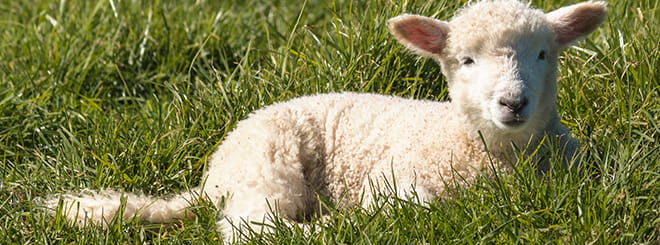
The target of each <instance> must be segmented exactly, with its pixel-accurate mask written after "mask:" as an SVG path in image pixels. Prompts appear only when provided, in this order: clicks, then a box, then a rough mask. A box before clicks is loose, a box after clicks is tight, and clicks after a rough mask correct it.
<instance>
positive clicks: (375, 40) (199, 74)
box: [0, 0, 660, 244]
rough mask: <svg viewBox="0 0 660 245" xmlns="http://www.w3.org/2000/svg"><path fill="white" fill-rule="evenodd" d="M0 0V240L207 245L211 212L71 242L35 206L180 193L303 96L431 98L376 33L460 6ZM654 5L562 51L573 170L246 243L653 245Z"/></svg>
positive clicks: (656, 165)
mask: <svg viewBox="0 0 660 245" xmlns="http://www.w3.org/2000/svg"><path fill="white" fill-rule="evenodd" d="M0 2H2V3H1V4H0V244H51V243H58V244H59V243H63V244H98V243H112V244H114V243H122V244H127V243H135V244H143V243H154V244H160V243H165V244H178V243H220V241H221V240H222V238H221V236H220V234H218V233H217V232H216V231H215V224H214V220H215V219H216V218H217V217H218V215H219V214H217V213H216V211H215V210H214V209H213V208H210V207H208V206H200V207H198V208H196V209H195V212H196V213H197V214H198V218H197V219H196V220H192V221H181V222H179V223H176V224H169V225H159V224H139V223H138V222H135V221H132V222H120V221H117V222H114V223H113V224H112V225H111V226H110V227H109V228H108V229H101V228H97V227H90V228H84V229H81V228H77V227H75V226H72V225H71V224H70V223H68V222H66V221H65V220H63V219H62V218H61V217H52V216H48V215H46V214H45V213H44V211H43V209H42V208H40V207H39V206H38V205H37V204H36V202H35V201H34V200H35V199H36V198H39V197H43V196H44V195H47V194H51V193H57V192H60V191H65V190H79V189H83V188H90V189H101V188H116V189H121V190H126V191H140V192H144V193H149V194H152V195H158V196H165V195H168V194H171V193H176V192H179V191H183V190H186V189H187V188H189V187H192V186H196V185H197V184H198V183H199V181H200V178H201V174H202V171H203V169H204V167H205V162H206V160H207V158H208V157H209V155H210V154H211V153H212V151H213V149H214V148H215V147H216V146H217V144H218V143H219V142H220V141H221V140H222V139H223V137H224V136H225V135H226V133H227V132H228V131H230V130H231V129H232V128H233V126H234V125H235V124H236V122H237V121H238V120H240V119H242V118H245V117H246V116H247V115H248V113H249V112H251V111H253V110H255V109H257V108H259V107H262V106H264V105H268V104H271V103H274V102H277V101H283V100H286V99H290V98H294V97H297V96H301V95H306V94H314V93H323V92H336V91H359V92H374V93H382V94H394V95H400V96H403V97H413V98H420V99H433V100H445V99H447V92H446V84H445V82H444V78H442V76H441V74H440V69H439V68H438V67H437V65H436V64H434V63H433V62H432V61H429V60H425V59H418V58H417V57H416V56H414V55H412V54H410V53H408V52H406V51H405V50H404V49H403V47H402V46H401V45H399V44H397V43H396V42H395V41H394V39H393V38H391V37H390V36H389V34H388V33H387V30H386V20H387V19H388V18H390V17H393V16H395V15H398V14H401V13H404V12H408V13H418V14H424V15H432V16H435V17H437V18H441V19H447V18H449V17H450V16H451V15H452V14H453V12H454V11H455V10H456V9H457V8H459V6H461V5H462V2H464V1H448V0H437V1H414V0H411V1H407V0H402V1H389V0H387V1H386V0H379V1H349V0H331V1H324V0H308V1H291V0H289V1H286V0H281V1H278V0H275V1H259V0H246V1H238V0H236V1H233V0H229V1H214V0H197V1H168V0H160V1H159V0H156V1H128V0H104V1H66V0H61V1H46V0H27V1H9V0H0ZM184 2H185V3H184ZM575 2H576V1H573V0H571V1H566V0H551V1H534V4H535V5H536V6H539V7H540V8H542V9H544V10H551V9H555V8H558V7H560V6H562V5H565V4H571V3H575ZM659 2H660V1H658V0H636V1H612V2H611V3H610V13H609V17H608V20H607V22H606V23H605V24H604V25H603V26H602V27H601V28H600V29H599V30H597V31H596V32H595V33H594V34H592V35H591V36H590V37H589V38H588V39H587V40H585V41H582V42H580V45H579V46H580V47H579V48H572V49H569V50H567V51H566V52H565V53H564V54H563V55H562V57H561V62H560V65H561V68H560V81H559V87H560V91H559V107H560V112H561V114H562V117H563V119H564V123H565V124H566V125H568V126H569V127H570V128H571V130H572V131H573V133H574V135H575V136H576V137H578V138H579V139H580V140H581V141H582V142H583V143H584V145H583V149H584V151H585V155H586V160H585V161H584V162H583V164H582V165H581V166H579V167H577V168H575V169H562V168H559V169H555V170H553V171H550V172H549V173H548V174H547V175H545V176H543V177H539V176H537V175H536V174H535V171H534V169H533V167H532V166H529V165H527V164H522V165H520V166H518V167H517V171H515V172H514V173H512V174H509V175H503V176H500V178H497V179H480V180H479V181H478V182H477V183H475V184H474V185H473V186H470V187H467V188H464V189H459V190H456V192H455V194H454V195H453V197H452V198H451V199H447V200H438V201H437V202H434V203H431V204H429V206H419V205H416V204H414V203H408V202H405V201H401V200H387V201H382V202H379V203H378V205H377V206H378V207H380V208H377V209H375V210H370V211H365V210H359V209H351V210H335V211H332V212H331V214H330V216H329V217H328V219H327V220H326V222H324V223H323V224H322V225H318V226H315V227H314V228H313V229H312V231H313V232H311V234H303V233H302V232H301V231H300V230H296V229H287V228H285V227H284V226H278V227H276V230H277V232H276V233H274V234H271V235H254V236H253V238H252V240H250V241H251V242H252V243H255V244H261V243H272V244H305V243H314V244H316V243H320V244H337V243H343V244H425V243H426V244H439V243H446V244H474V243H488V244H490V243H505V244H509V243H533V244H538V243H543V244H545V243H553V244H564V243H570V244H613V243H614V244H636V243H640V244H644V243H648V244H657V243H659V242H660V142H659V141H660V81H659V79H658V77H660V73H658V69H659V68H660V47H659V46H660V43H659V41H658V38H659V37H660V28H658V26H660V13H659V11H660V3H659ZM228 171H230V170H228Z"/></svg>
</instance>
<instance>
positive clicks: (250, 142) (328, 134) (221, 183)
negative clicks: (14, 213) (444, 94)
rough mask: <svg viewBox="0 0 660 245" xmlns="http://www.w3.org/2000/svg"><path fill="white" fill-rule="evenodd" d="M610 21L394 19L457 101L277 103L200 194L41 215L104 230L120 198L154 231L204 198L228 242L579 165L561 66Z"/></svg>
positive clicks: (497, 9) (246, 131)
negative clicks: (276, 219)
mask: <svg viewBox="0 0 660 245" xmlns="http://www.w3.org/2000/svg"><path fill="white" fill-rule="evenodd" d="M606 12H607V10H606V4H605V3H604V2H584V3H579V4H575V5H571V6H567V7H563V8H560V9H558V10H555V11H552V12H550V13H547V14H544V13H543V12H541V11H540V10H537V9H532V8H530V7H529V6H528V5H526V4H523V3H520V2H518V1H514V0H483V1H480V2H476V3H472V4H470V5H468V6H467V7H465V8H463V9H462V10H460V11H459V13H458V14H457V15H456V16H455V17H454V18H452V20H451V21H449V22H445V21H440V20H436V19H432V18H429V17H423V16H418V15H410V14H404V15H401V16H398V17H394V18H392V19H390V20H389V30H390V32H391V33H392V34H393V36H394V37H395V38H396V40H398V41H399V42H400V43H402V44H403V45H405V46H406V47H407V48H408V49H410V50H412V51H413V52H415V53H417V54H419V55H421V56H423V57H427V58H431V59H433V60H435V61H437V62H438V63H439V64H440V66H441V69H442V73H443V74H444V76H445V77H446V79H447V81H448V86H449V95H450V97H451V101H450V102H435V101H426V100H414V99H404V98H400V97H394V96H384V95H376V94H357V93H336V94H321V95H313V96H307V97H301V98H297V99H293V100H290V101H287V102H283V103H277V104H273V105H270V106H267V107H265V108H263V109H260V110H257V111H255V112H253V113H252V114H251V115H250V116H249V117H248V118H247V119H245V120H243V121H240V122H239V123H238V125H237V126H236V128H235V129H234V130H233V131H232V132H231V133H230V134H229V135H228V136H227V137H226V138H225V139H224V142H223V143H222V144H221V145H220V146H219V147H218V149H217V151H216V152H215V153H214V154H213V155H212V157H211V159H210V161H209V164H208V169H207V172H206V173H205V175H204V176H205V177H204V181H203V183H201V185H200V186H199V187H197V188H195V189H193V190H192V191H191V192H190V193H184V194H179V195H177V196H175V197H171V198H168V199H158V198H155V197H150V196H145V195H137V194H130V193H121V192H118V191H111V190H104V191H97V192H95V191H90V190H87V191H83V192H80V193H69V194H64V195H53V196H51V197H48V198H46V201H45V206H47V207H48V208H50V209H51V210H57V208H58V205H62V206H60V208H62V210H63V211H62V214H63V215H65V216H66V217H67V218H68V219H70V220H74V221H76V222H77V223H79V224H87V223H88V222H87V220H88V221H89V223H94V224H100V225H103V224H106V223H107V222H109V221H110V220H112V218H113V217H114V216H115V214H118V213H120V212H118V211H119V210H118V209H119V208H120V199H121V197H125V198H126V203H125V207H124V209H125V210H123V211H124V212H123V218H124V219H129V218H132V217H137V218H139V219H141V220H144V221H149V222H172V221H175V220H177V219H185V218H191V217H193V214H191V213H190V212H189V210H188V209H187V207H189V206H191V205H194V204H195V202H196V200H199V198H205V199H206V200H209V201H210V202H212V203H214V204H216V205H218V208H221V207H220V206H221V205H220V203H221V200H224V201H225V205H226V206H224V208H223V209H222V212H223V215H224V218H222V219H221V220H219V221H218V223H217V224H218V229H219V230H221V231H222V233H223V235H224V236H225V238H226V239H228V240H231V239H233V238H234V237H235V236H234V235H235V234H237V233H235V232H240V231H241V230H242V229H244V228H246V227H251V228H255V229H256V230H259V229H263V230H264V231H267V228H266V226H260V225H257V224H255V222H265V223H268V222H269V217H270V215H272V214H273V213H276V214H278V215H280V216H282V217H285V218H288V219H291V220H293V221H302V220H305V219H307V218H308V217H310V216H313V215H317V214H320V213H322V212H323V210H319V206H320V205H319V200H330V201H332V202H340V201H341V203H337V204H338V205H340V206H343V205H368V204H369V203H370V202H371V201H373V199H374V196H372V194H371V193H373V192H371V191H370V188H375V189H376V190H375V191H388V190H387V188H385V187H384V186H385V183H388V182H389V183H396V186H397V189H396V190H393V193H396V195H399V196H400V197H402V198H409V197H411V196H415V197H416V198H419V199H418V200H421V201H422V202H426V201H431V200H433V199H435V198H439V197H443V196H444V195H445V191H446V190H445V187H446V186H447V185H451V184H452V183H458V182H462V181H463V180H465V182H467V183H469V182H470V181H472V180H473V179H475V178H476V177H477V176H478V175H480V174H482V173H488V172H489V171H492V169H491V167H490V166H491V160H489V159H492V161H494V162H495V165H494V166H497V167H496V168H498V169H496V170H502V171H507V170H508V169H509V168H511V166H510V163H511V161H515V160H516V159H511V157H512V156H514V155H515V154H514V153H515V149H518V150H521V151H522V152H523V153H525V154H529V153H530V152H532V151H533V150H535V149H537V148H539V147H540V148H543V149H552V147H550V145H555V146H558V150H557V151H559V152H560V154H562V156H563V157H564V158H565V160H566V162H567V163H569V162H571V161H572V158H573V156H574V155H575V153H576V151H577V150H578V147H579V144H578V142H577V140H576V139H574V138H572V137H570V136H569V130H568V129H567V128H565V127H564V126H562V124H561V123H560V119H559V115H558V112H557V105H556V94H557V84H556V80H557V59H558V55H559V52H560V51H561V50H562V49H564V48H566V47H567V46H569V45H570V44H571V43H573V42H574V41H576V40H578V39H580V38H583V37H584V36H586V35H587V34H589V33H591V32H592V31H594V30H595V29H596V28H597V27H598V26H599V25H600V24H601V22H603V20H604V19H605V16H606ZM541 155H542V154H541ZM535 157H538V158H539V168H541V169H547V168H548V164H547V163H544V162H543V160H542V159H541V158H543V157H542V156H541V157H539V154H537V155H535ZM456 178H460V179H461V181H454V180H455V179H456ZM413 193H414V195H413ZM60 201H61V202H60Z"/></svg>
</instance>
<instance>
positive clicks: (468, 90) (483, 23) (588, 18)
mask: <svg viewBox="0 0 660 245" xmlns="http://www.w3.org/2000/svg"><path fill="white" fill-rule="evenodd" d="M606 11H607V10H606V7H605V3H604V2H585V3H580V4H575V5H571V6H568V7H564V8H560V9H558V10H555V11H553V12H550V13H547V14H544V13H543V12H541V11H540V10H536V9H532V8H530V7H529V6H528V5H526V4H523V3H520V2H518V1H513V0H485V1H481V2H477V3H474V4H472V5H470V6H467V7H466V8H464V9H462V10H461V11H460V12H459V13H458V14H457V15H456V16H455V17H454V18H453V19H452V20H451V21H449V22H445V21H440V20H436V19H432V18H429V17H423V16H418V15H401V16H398V17H395V18H392V19H391V20H390V21H389V25H390V26H389V27H390V31H391V32H392V34H393V35H394V36H395V37H396V38H397V40H399V41H400V42H401V43H403V44H404V45H405V46H406V47H408V48H409V49H411V50H413V51H415V52H416V53H418V54H420V55H422V56H425V57H430V58H433V59H435V60H436V61H438V62H439V63H440V65H441V68H442V72H443V74H444V75H445V76H446V77H447V81H448V82H449V94H450V97H451V98H452V102H453V103H454V104H455V105H457V106H458V108H459V109H460V110H461V111H462V112H463V114H465V115H466V116H467V117H468V118H467V119H468V121H469V122H470V123H473V124H475V126H476V127H479V128H482V129H485V128H492V129H495V130H501V131H503V132H517V131H519V130H526V129H527V131H529V129H532V128H539V127H543V126H544V125H545V124H546V123H545V122H546V121H548V120H550V119H552V118H553V117H556V114H557V112H556V109H555V107H556V102H555V101H556V93H557V88H556V87H557V85H556V80H557V75H556V70H557V57H558V54H559V51H560V50H561V49H563V48H565V47H566V46H568V45H569V44H570V43H571V42H573V41H575V40H577V39H579V38H582V37H584V36H586V35H587V34H589V33H590V32H592V31H593V30H594V29H596V27H598V25H600V23H601V22H602V21H603V20H604V18H605V16H606Z"/></svg>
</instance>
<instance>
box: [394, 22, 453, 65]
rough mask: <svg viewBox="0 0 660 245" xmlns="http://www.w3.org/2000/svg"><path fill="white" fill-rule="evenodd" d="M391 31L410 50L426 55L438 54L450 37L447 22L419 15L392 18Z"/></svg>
mask: <svg viewBox="0 0 660 245" xmlns="http://www.w3.org/2000/svg"><path fill="white" fill-rule="evenodd" d="M388 22H389V28H390V32H391V33H392V35H394V37H395V38H396V39H397V40H399V42H400V43H402V44H403V45H405V46H406V47H408V48H409V49H410V50H412V51H415V52H416V53H418V54H420V55H422V56H425V57H432V56H435V55H438V54H440V53H441V52H442V50H443V49H444V48H445V44H446V41H447V37H449V25H448V24H447V22H444V21H439V20H436V19H433V18H429V17H425V16H419V15H409V14H404V15H399V16H397V17H394V18H392V19H390V20H389V21H388Z"/></svg>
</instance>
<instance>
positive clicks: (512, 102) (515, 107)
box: [498, 97, 529, 113]
mask: <svg viewBox="0 0 660 245" xmlns="http://www.w3.org/2000/svg"><path fill="white" fill-rule="evenodd" d="M498 102H499V104H500V105H501V106H506V108H507V109H509V111H511V112H513V113H519V112H520V111H521V110H522V109H523V108H524V107H525V106H526V105H527V104H529V99H527V97H523V98H522V99H505V98H500V100H499V101H498Z"/></svg>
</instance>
